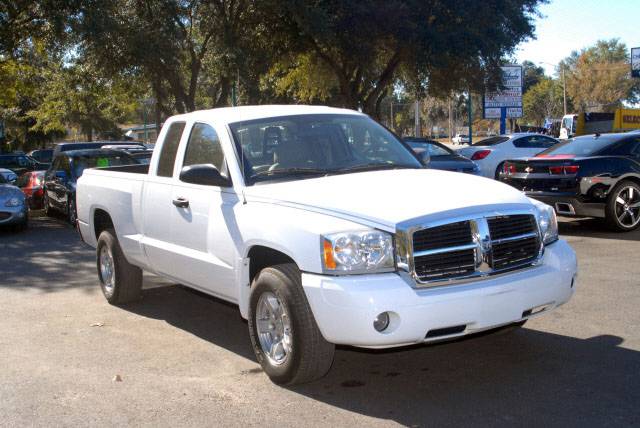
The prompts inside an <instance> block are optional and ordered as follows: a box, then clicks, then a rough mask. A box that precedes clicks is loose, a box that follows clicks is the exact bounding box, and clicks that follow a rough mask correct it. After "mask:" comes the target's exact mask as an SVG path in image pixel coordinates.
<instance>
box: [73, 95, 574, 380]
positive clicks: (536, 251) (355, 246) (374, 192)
mask: <svg viewBox="0 0 640 428" xmlns="http://www.w3.org/2000/svg"><path fill="white" fill-rule="evenodd" d="M76 198H77V211H78V222H77V223H78V229H79V231H80V233H81V236H82V238H83V240H84V241H85V242H87V243H88V244H90V245H91V246H93V247H95V248H96V252H97V269H98V277H99V280H100V285H101V288H102V292H103V294H104V296H105V297H106V299H107V301H108V302H109V303H111V304H124V303H127V302H131V301H134V300H136V299H138V298H140V296H141V289H142V272H143V271H149V272H152V273H155V274H157V275H160V276H163V277H166V278H168V279H170V280H172V281H175V282H177V283H180V284H183V285H185V286H188V287H192V288H194V289H197V290H200V291H202V292H204V293H208V294H210V295H212V296H215V297H218V298H220V299H224V300H226V301H229V302H233V303H235V304H237V305H238V306H239V309H240V314H241V315H242V316H243V317H244V318H245V319H247V320H248V327H249V335H250V338H251V342H252V346H253V349H254V351H255V354H256V358H257V360H258V362H259V363H260V364H261V365H262V368H263V369H264V371H265V372H266V374H267V375H268V376H269V377H270V378H271V379H272V380H273V381H274V382H276V383H280V384H294V383H301V382H308V381H311V380H314V379H318V378H320V377H322V376H323V375H324V374H326V373H327V371H328V370H329V369H330V367H331V364H332V360H333V355H334V347H335V345H336V344H343V345H352V346H357V347H367V348H388V347H395V346H403V345H410V344H416V343H427V342H433V341H441V340H445V339H451V338H456V337H460V336H463V335H467V334H471V333H475V332H480V331H484V330H490V329H496V328H498V327H502V326H510V325H516V326H517V325H521V324H522V323H524V322H525V321H526V320H527V319H528V318H530V317H533V316H537V315H541V314H544V313H547V312H549V311H551V310H553V309H555V308H557V307H558V306H560V305H562V304H563V303H566V302H567V301H568V300H569V299H570V298H571V296H572V295H573V292H574V290H575V286H576V283H575V279H576V270H577V265H576V257H575V254H574V252H573V250H572V249H571V248H570V247H569V245H568V244H567V243H566V242H565V241H563V240H560V239H558V228H557V222H556V217H555V214H554V210H553V208H551V207H550V206H548V205H545V204H543V203H541V202H538V201H535V200H532V199H529V198H528V197H526V196H525V195H524V194H523V193H521V192H519V191H518V190H516V189H514V188H512V187H510V186H508V185H505V184H503V183H500V182H497V181H494V180H490V179H486V178H482V177H476V176H473V175H468V174H460V173H455V172H447V171H438V170H431V169H428V168H425V167H424V165H422V164H421V162H420V161H419V159H418V158H417V157H416V155H414V154H413V152H412V151H411V149H410V148H409V147H408V146H406V145H405V143H403V142H402V141H400V140H399V139H398V138H397V137H396V136H395V135H393V134H392V133H391V132H389V131H388V130H386V129H385V128H384V127H383V126H381V125H379V124H378V123H376V122H375V121H374V120H372V119H370V118H369V117H367V116H366V115H364V114H362V113H358V112H355V111H351V110H343V109H335V108H328V107H314V106H247V107H233V108H221V109H214V110H207V111H196V112H192V113H188V114H183V115H178V116H174V117H171V118H169V119H168V120H167V121H166V123H165V124H164V126H163V128H162V131H161V132H160V135H159V138H158V143H157V144H156V149H155V151H154V153H153V156H152V159H151V162H150V164H149V165H130V166H116V167H107V168H96V169H90V170H87V171H85V172H84V175H83V176H82V177H81V178H80V179H79V181H78V186H77V195H76ZM211 328H216V327H215V326H213V325H212V326H211Z"/></svg>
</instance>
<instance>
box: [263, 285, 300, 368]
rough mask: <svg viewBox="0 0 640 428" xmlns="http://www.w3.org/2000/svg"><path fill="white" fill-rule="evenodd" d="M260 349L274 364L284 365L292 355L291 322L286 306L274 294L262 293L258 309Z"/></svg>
mask: <svg viewBox="0 0 640 428" xmlns="http://www.w3.org/2000/svg"><path fill="white" fill-rule="evenodd" d="M256 329H257V331H258V339H259V341H260V347H261V348H262V351H263V352H264V354H265V355H266V357H267V358H268V359H269V361H271V363H272V364H275V365H280V364H283V363H284V362H285V361H286V360H287V358H288V357H289V354H291V343H292V338H291V322H290V319H289V315H288V314H287V311H286V308H285V306H284V305H283V304H282V302H281V301H280V299H278V297H277V296H276V295H275V294H274V293H272V292H265V293H262V295H261V296H260V298H259V299H258V305H257V308H256Z"/></svg>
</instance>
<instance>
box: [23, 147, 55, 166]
mask: <svg viewBox="0 0 640 428" xmlns="http://www.w3.org/2000/svg"><path fill="white" fill-rule="evenodd" d="M28 155H29V156H31V157H32V158H34V159H35V160H37V161H38V162H40V163H46V164H50V163H51V160H52V159H53V149H40V150H32V151H30V152H29V153H28Z"/></svg>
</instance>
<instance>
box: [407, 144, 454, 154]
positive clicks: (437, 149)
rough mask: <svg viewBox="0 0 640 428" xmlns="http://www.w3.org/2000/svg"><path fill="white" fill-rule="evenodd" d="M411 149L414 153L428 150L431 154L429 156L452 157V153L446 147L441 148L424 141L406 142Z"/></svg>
mask: <svg viewBox="0 0 640 428" xmlns="http://www.w3.org/2000/svg"><path fill="white" fill-rule="evenodd" d="M405 142H406V143H407V144H408V145H409V147H411V148H412V149H413V150H414V151H415V150H416V149H418V150H426V151H427V152H428V153H429V156H431V157H434V156H449V155H452V154H453V153H452V152H449V151H448V150H447V149H445V148H444V147H441V146H439V145H438V144H435V143H427V142H424V141H405Z"/></svg>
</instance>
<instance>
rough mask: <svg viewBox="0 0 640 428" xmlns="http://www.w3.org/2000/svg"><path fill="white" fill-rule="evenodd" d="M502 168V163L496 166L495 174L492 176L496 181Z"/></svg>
mask: <svg viewBox="0 0 640 428" xmlns="http://www.w3.org/2000/svg"><path fill="white" fill-rule="evenodd" d="M503 166H504V162H500V164H498V167H497V168H496V173H495V174H494V176H493V178H495V179H496V180H500V172H501V171H502V167H503Z"/></svg>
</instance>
